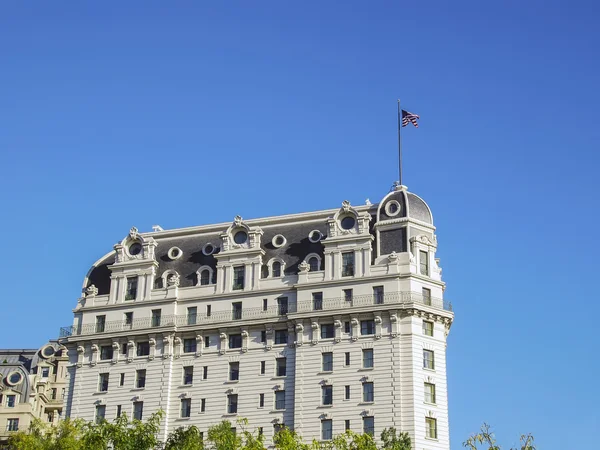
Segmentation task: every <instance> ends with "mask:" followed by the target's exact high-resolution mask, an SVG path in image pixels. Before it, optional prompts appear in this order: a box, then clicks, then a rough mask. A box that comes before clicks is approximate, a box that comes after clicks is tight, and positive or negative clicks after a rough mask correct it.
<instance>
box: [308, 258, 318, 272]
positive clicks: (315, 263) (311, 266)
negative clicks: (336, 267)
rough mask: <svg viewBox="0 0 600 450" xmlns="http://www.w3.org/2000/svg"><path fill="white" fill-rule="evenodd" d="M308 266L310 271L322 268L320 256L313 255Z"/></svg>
mask: <svg viewBox="0 0 600 450" xmlns="http://www.w3.org/2000/svg"><path fill="white" fill-rule="evenodd" d="M308 266H309V271H310V272H317V271H318V270H320V267H319V266H320V264H319V258H317V257H316V256H312V257H311V258H309V259H308Z"/></svg>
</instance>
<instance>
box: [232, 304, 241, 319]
mask: <svg viewBox="0 0 600 450" xmlns="http://www.w3.org/2000/svg"><path fill="white" fill-rule="evenodd" d="M231 316H232V317H231V319H232V320H240V319H241V318H242V302H234V303H232V304H231Z"/></svg>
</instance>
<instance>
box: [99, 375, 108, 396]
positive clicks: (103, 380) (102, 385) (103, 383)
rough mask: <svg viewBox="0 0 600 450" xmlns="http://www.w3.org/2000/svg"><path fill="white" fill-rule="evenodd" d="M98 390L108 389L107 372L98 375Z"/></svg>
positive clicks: (104, 390)
mask: <svg viewBox="0 0 600 450" xmlns="http://www.w3.org/2000/svg"><path fill="white" fill-rule="evenodd" d="M98 391H99V392H106V391H108V374H107V373H101V374H100V375H99V376H98Z"/></svg>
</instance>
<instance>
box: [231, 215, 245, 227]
mask: <svg viewBox="0 0 600 450" xmlns="http://www.w3.org/2000/svg"><path fill="white" fill-rule="evenodd" d="M243 220H244V219H242V216H235V217H234V218H233V225H234V226H236V227H241V226H242V222H243Z"/></svg>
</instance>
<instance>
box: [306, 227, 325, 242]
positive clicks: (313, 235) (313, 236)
mask: <svg viewBox="0 0 600 450" xmlns="http://www.w3.org/2000/svg"><path fill="white" fill-rule="evenodd" d="M321 239H323V234H322V233H321V232H320V231H319V230H312V231H311V232H310V234H309V235H308V240H309V241H310V242H312V243H313V244H314V243H316V242H319V241H320V240H321Z"/></svg>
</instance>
